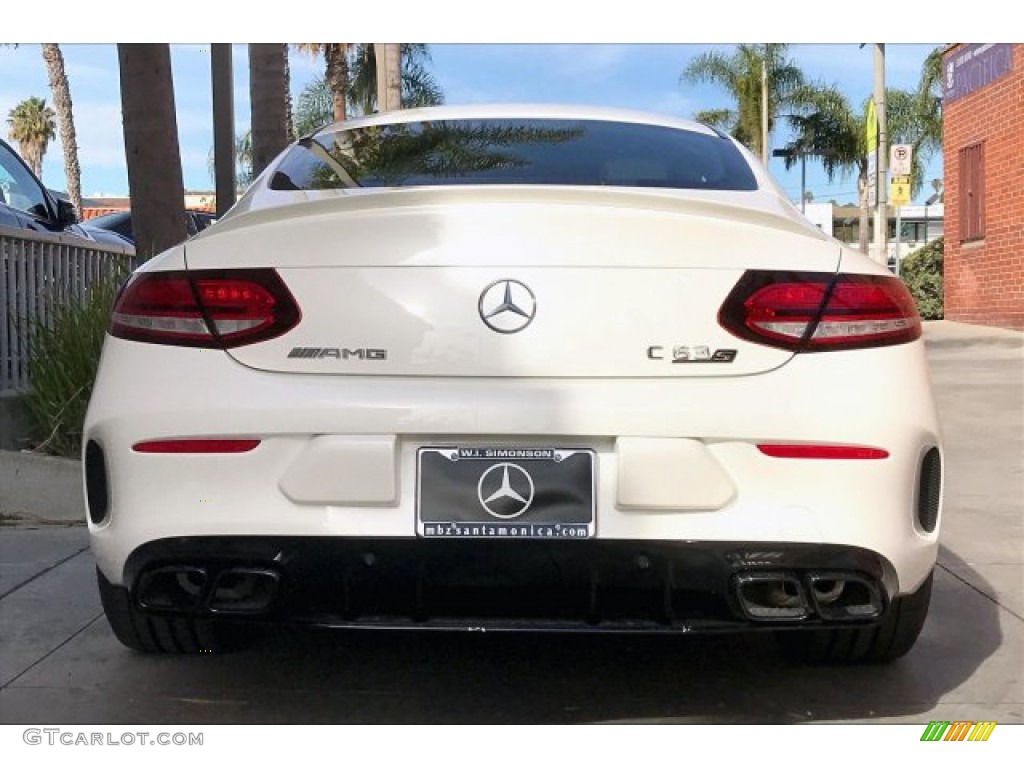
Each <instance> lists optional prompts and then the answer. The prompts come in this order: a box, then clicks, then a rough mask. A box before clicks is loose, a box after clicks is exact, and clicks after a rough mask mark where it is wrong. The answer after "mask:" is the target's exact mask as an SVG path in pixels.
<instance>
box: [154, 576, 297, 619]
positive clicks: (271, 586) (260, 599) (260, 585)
mask: <svg viewBox="0 0 1024 768" xmlns="http://www.w3.org/2000/svg"><path fill="white" fill-rule="evenodd" d="M280 583H281V576H280V574H279V573H277V571H274V570H271V569H269V568H246V567H234V568H225V569H223V570H220V571H218V572H217V573H215V574H213V575H212V576H211V574H210V572H209V571H208V570H207V569H206V568H202V567H199V566H194V565H166V566H162V567H160V568H154V569H153V570H151V571H147V572H146V573H145V574H143V576H142V578H141V579H140V580H139V586H138V589H137V591H136V601H137V602H138V604H139V605H140V606H141V607H142V608H145V609H147V610H151V611H171V612H177V613H195V612H201V611H206V612H209V613H214V614H222V615H231V614H238V615H252V614H259V613H265V612H266V611H268V610H269V609H270V606H271V604H272V603H273V602H274V598H275V597H276V596H277V591H278V587H279V586H280Z"/></svg>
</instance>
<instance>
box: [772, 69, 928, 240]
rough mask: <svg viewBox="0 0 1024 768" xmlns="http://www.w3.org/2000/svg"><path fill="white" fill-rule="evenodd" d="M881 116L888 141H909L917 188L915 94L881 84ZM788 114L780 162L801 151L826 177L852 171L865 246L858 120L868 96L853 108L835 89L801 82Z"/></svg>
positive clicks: (920, 169) (920, 173) (864, 171)
mask: <svg viewBox="0 0 1024 768" xmlns="http://www.w3.org/2000/svg"><path fill="white" fill-rule="evenodd" d="M885 99H886V118H887V124H888V131H889V137H890V141H891V142H892V143H893V144H902V143H906V144H912V145H913V146H914V153H913V162H912V167H911V184H910V186H911V191H912V193H913V194H914V195H917V193H918V192H920V190H921V187H922V185H923V183H924V162H923V159H924V158H923V156H922V155H923V153H922V152H920V151H918V146H919V145H920V144H921V140H922V139H921V135H922V134H921V121H920V116H919V114H918V112H917V104H918V101H917V98H916V95H915V94H913V93H910V92H908V91H901V90H898V89H895V88H891V89H886V92H885ZM790 105H791V108H792V109H793V113H792V114H790V115H789V116H788V117H789V122H790V126H791V127H792V129H793V131H794V133H795V136H794V138H793V140H792V141H790V142H789V144H788V145H787V146H786V149H787V150H789V152H788V153H787V155H786V159H785V164H786V168H787V169H789V168H791V167H792V166H793V164H794V163H796V162H797V160H798V159H799V158H800V157H801V156H807V157H814V158H816V159H818V160H819V161H820V162H821V164H822V167H823V169H824V171H825V176H826V177H827V178H828V180H829V181H832V179H833V178H835V176H836V175H837V174H839V175H842V176H846V175H847V174H849V173H851V172H855V173H856V174H857V191H858V197H859V199H860V242H859V246H860V249H861V250H862V251H864V252H865V253H866V252H867V247H868V188H867V182H868V163H867V137H866V136H865V131H864V123H865V120H866V116H867V105H868V100H865V101H864V104H863V107H862V109H861V110H860V111H859V112H858V111H855V110H854V109H853V108H852V107H851V105H850V102H849V100H848V99H847V98H846V96H844V95H843V94H842V93H841V92H840V91H839V89H838V88H835V87H831V86H821V85H804V86H801V87H799V88H796V89H794V90H793V92H792V94H791V95H790Z"/></svg>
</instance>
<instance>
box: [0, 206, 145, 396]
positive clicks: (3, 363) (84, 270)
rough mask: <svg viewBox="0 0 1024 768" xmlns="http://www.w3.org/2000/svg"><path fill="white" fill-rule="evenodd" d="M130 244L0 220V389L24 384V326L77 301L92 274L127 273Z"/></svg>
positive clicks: (26, 330)
mask: <svg viewBox="0 0 1024 768" xmlns="http://www.w3.org/2000/svg"><path fill="white" fill-rule="evenodd" d="M133 255H134V253H133V251H132V249H131V248H127V247H126V248H117V247H116V246H108V245H101V244H99V243H90V242H89V241H86V240H83V239H81V238H78V237H72V236H69V235H51V234H44V233H40V232H32V231H28V230H23V229H12V228H9V227H2V226H0V392H4V391H8V390H16V391H19V390H20V391H24V390H27V389H28V388H29V380H28V356H29V343H30V338H31V334H30V329H31V327H32V325H33V324H34V323H44V324H49V323H50V322H51V320H52V319H53V313H54V309H55V308H56V307H57V306H58V305H60V304H64V303H67V302H72V301H74V302H80V301H82V300H83V299H84V298H85V295H86V293H87V291H88V289H89V286H90V285H92V284H93V283H94V282H96V281H97V280H103V279H111V278H114V277H115V276H116V275H119V274H127V273H128V272H129V271H130V270H131V267H132V257H133Z"/></svg>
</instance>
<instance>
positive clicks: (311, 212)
mask: <svg viewBox="0 0 1024 768" xmlns="http://www.w3.org/2000/svg"><path fill="white" fill-rule="evenodd" d="M446 205H456V206H473V205H481V206H484V205H524V206H530V205H566V206H583V207H610V208H618V209H627V210H635V211H640V212H650V213H656V214H657V213H660V214H679V215H684V216H693V215H697V216H709V217H713V218H716V219H725V220H731V221H736V222H739V223H745V224H753V225H758V226H764V227H769V228H771V229H777V230H782V231H786V232H791V233H793V234H795V235H802V236H805V237H810V238H812V239H816V240H821V241H828V240H829V239H830V238H829V237H828V235H826V234H825V233H824V232H822V231H821V230H820V229H819V228H818V227H816V226H815V225H813V224H811V223H810V222H809V221H807V220H806V219H804V218H803V217H802V216H801V215H800V214H799V212H798V211H796V209H795V208H792V207H791V206H790V205H789V204H788V202H786V201H784V200H782V199H780V198H778V196H777V195H776V194H775V193H774V192H773V191H771V190H769V189H764V188H762V189H758V190H749V191H745V190H739V191H734V190H699V189H662V188H651V187H583V186H556V185H464V186H463V185H449V186H437V187H374V188H369V189H359V190H317V191H271V190H266V189H255V190H252V191H251V192H250V194H249V195H246V198H245V199H243V200H241V201H239V203H238V204H237V205H236V206H235V207H234V208H233V209H232V211H231V213H230V214H229V215H227V216H226V217H224V218H223V219H221V220H220V221H219V222H218V223H217V225H215V226H213V227H209V228H208V229H206V230H204V232H203V233H201V234H200V235H199V236H198V237H197V238H194V240H196V241H202V240H208V239H210V238H216V237H218V236H219V235H226V234H228V233H230V232H236V231H239V230H247V229H249V228H251V227H258V226H261V225H272V224H277V223H283V222H289V221H296V220H302V219H306V218H315V217H319V216H348V215H359V214H371V215H372V214H380V213H388V212H397V211H402V210H406V211H411V210H415V209H417V208H423V209H429V208H432V207H438V206H446Z"/></svg>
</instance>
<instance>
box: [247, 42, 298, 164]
mask: <svg viewBox="0 0 1024 768" xmlns="http://www.w3.org/2000/svg"><path fill="white" fill-rule="evenodd" d="M287 61H288V46H287V45H286V44H284V43H249V103H250V108H251V110H252V122H251V125H252V130H251V154H252V175H253V176H254V177H255V176H258V175H259V174H260V173H262V172H263V169H264V168H266V167H267V165H268V164H269V163H270V161H271V160H273V159H274V158H275V157H276V156H277V155H278V153H279V152H280V151H281V150H282V149H284V148H285V146H287V144H288V123H289V119H288V76H287Z"/></svg>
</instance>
